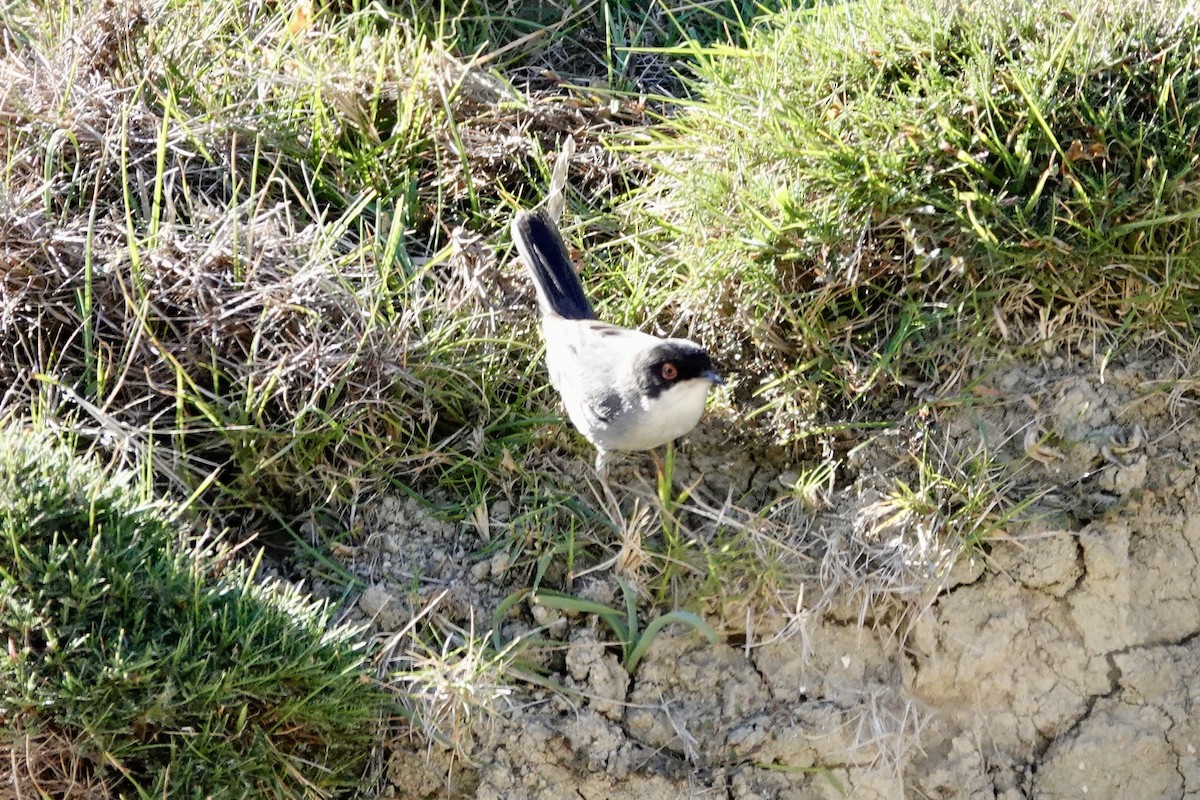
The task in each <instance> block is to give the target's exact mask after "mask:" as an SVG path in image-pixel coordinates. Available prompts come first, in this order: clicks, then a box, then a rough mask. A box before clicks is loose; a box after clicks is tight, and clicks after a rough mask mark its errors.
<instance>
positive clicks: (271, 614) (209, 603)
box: [0, 427, 383, 798]
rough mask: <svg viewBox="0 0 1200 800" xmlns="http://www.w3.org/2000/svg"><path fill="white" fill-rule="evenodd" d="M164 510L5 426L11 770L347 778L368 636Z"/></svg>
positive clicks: (32, 774)
mask: <svg viewBox="0 0 1200 800" xmlns="http://www.w3.org/2000/svg"><path fill="white" fill-rule="evenodd" d="M167 511H168V510H167V509H166V508H163V507H160V506H156V505H155V504H153V503H151V502H150V501H149V490H148V487H147V486H146V485H145V484H144V483H140V482H138V481H135V480H133V479H132V478H131V477H130V476H128V475H124V476H121V475H116V476H113V475H111V474H109V473H108V472H106V471H105V470H103V469H101V468H100V467H99V466H98V465H97V464H96V463H94V462H93V461H91V460H88V459H82V458H78V457H76V456H74V455H73V453H72V452H71V448H67V447H64V446H61V445H56V444H54V443H52V442H51V441H50V440H49V439H48V437H45V436H40V435H35V434H31V433H29V432H28V431H27V430H25V429H21V428H15V427H10V428H9V429H7V430H4V431H2V432H0V637H2V638H3V639H4V640H6V641H7V642H8V656H7V657H6V658H5V659H3V661H2V663H0V697H2V698H3V700H2V701H0V720H2V722H0V735H2V736H3V738H4V740H5V744H6V746H7V747H10V748H14V749H16V750H20V751H23V752H25V753H26V754H27V755H28V758H27V759H26V760H25V761H24V762H22V761H20V760H17V759H14V760H13V761H12V762H11V763H8V762H7V760H6V765H5V770H4V772H5V775H4V779H5V783H7V784H9V785H10V786H13V787H18V788H19V787H22V786H24V787H26V788H27V789H28V790H29V791H30V792H33V787H35V786H54V785H63V784H64V783H70V782H72V781H76V780H77V781H79V783H80V784H81V785H89V786H93V787H96V789H97V791H99V792H101V794H100V796H132V795H133V794H136V795H137V796H145V797H166V796H171V797H183V796H188V797H191V796H205V797H212V798H224V797H230V798H232V797H239V798H241V797H255V798H285V797H287V798H294V797H327V796H328V795H329V793H330V792H332V791H335V790H338V789H342V788H345V787H348V786H352V785H354V784H355V783H356V782H357V780H358V779H359V778H360V777H361V774H362V770H363V768H364V765H365V761H366V757H367V755H368V754H369V752H370V749H371V746H372V739H373V734H372V732H373V731H374V730H376V728H377V724H378V721H379V715H380V713H381V709H382V703H383V698H382V693H381V692H380V691H379V690H378V689H377V688H376V687H375V686H374V685H373V683H372V682H371V681H369V680H368V679H367V677H366V672H365V671H364V669H363V660H364V651H363V648H362V645H361V643H358V642H356V641H355V637H354V636H353V635H352V634H353V632H352V631H350V630H348V629H346V628H343V627H339V626H336V625H333V624H332V620H331V615H330V611H329V609H328V608H327V607H326V606H325V605H324V604H321V603H315V602H313V601H312V600H310V599H308V598H307V597H306V596H304V595H302V594H301V593H300V592H299V591H297V590H296V589H294V588H290V587H287V586H283V585H269V584H262V583H259V582H258V581H256V579H255V576H254V569H253V567H246V566H244V565H243V566H235V563H236V561H235V560H234V559H232V558H231V556H232V553H231V552H230V551H229V550H228V548H224V547H222V546H220V545H219V543H215V542H213V541H212V540H207V541H205V540H201V541H194V540H190V539H188V538H187V537H185V536H184V535H183V533H182V532H181V530H180V528H179V526H178V524H177V523H175V522H173V521H172V520H171V518H170V517H169V516H168V514H167ZM50 749H52V750H54V751H55V757H53V758H47V757H45V751H46V750H50ZM18 793H20V791H18Z"/></svg>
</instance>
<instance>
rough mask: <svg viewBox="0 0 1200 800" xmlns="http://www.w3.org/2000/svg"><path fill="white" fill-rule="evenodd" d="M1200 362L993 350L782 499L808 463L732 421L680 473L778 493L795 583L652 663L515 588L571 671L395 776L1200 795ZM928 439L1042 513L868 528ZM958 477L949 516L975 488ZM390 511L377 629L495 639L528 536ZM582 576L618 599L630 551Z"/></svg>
mask: <svg viewBox="0 0 1200 800" xmlns="http://www.w3.org/2000/svg"><path fill="white" fill-rule="evenodd" d="M1196 367H1197V365H1196V364H1194V363H1193V364H1186V363H1181V362H1179V361H1178V360H1175V359H1173V358H1168V357H1164V356H1161V355H1158V356H1155V355H1149V354H1146V353H1145V352H1142V353H1135V354H1131V355H1129V356H1126V357H1125V358H1124V360H1123V361H1121V362H1119V363H1109V364H1103V363H1100V362H1099V361H1098V360H1093V359H1091V358H1087V359H1081V358H1078V357H1076V359H1075V360H1073V361H1070V360H1065V359H1063V358H1054V359H1047V361H1046V363H1043V364H1037V365H1031V364H1027V363H1026V364H1013V365H1011V366H1008V367H1003V368H999V369H996V368H993V369H991V370H989V371H988V372H987V373H986V374H982V375H980V376H978V380H977V381H975V382H974V383H973V384H970V385H972V388H971V389H970V390H968V391H965V392H964V393H963V394H962V395H961V396H960V397H958V398H956V399H955V400H954V401H953V402H945V403H942V404H938V403H934V404H931V405H930V407H929V408H930V411H929V414H928V415H927V418H926V420H925V423H924V424H923V425H922V426H920V427H919V428H910V429H908V430H907V431H906V432H905V433H903V434H897V435H888V436H880V437H878V438H876V439H875V440H873V441H872V443H871V444H870V445H869V446H868V447H866V448H860V450H859V452H858V453H857V454H856V456H855V458H856V460H854V461H847V463H846V464H844V465H843V467H842V468H841V469H840V470H839V472H838V482H836V483H835V484H834V485H833V488H832V490H831V491H828V492H826V493H825V494H823V495H822V496H821V500H820V502H818V503H816V504H815V506H814V505H811V504H810V505H808V506H805V505H803V504H798V503H793V504H790V505H789V504H786V503H785V504H779V503H775V504H771V503H769V501H770V499H771V498H770V497H768V493H770V492H773V491H775V490H777V489H778V484H775V485H774V488H772V484H773V483H774V481H773V479H771V477H770V476H777V475H779V474H781V473H784V472H786V471H788V470H792V469H798V468H803V467H804V466H805V465H789V464H783V463H776V464H772V463H767V464H765V465H764V464H763V463H761V462H760V463H757V464H753V468H752V467H751V466H750V463H749V462H753V461H754V453H752V452H744V453H742V455H741V456H736V457H735V456H734V455H733V453H734V451H737V450H738V448H731V447H728V446H725V447H723V446H722V441H723V438H724V436H725V434H724V433H723V432H722V431H723V423H722V421H721V419H720V416H719V415H717V416H716V417H715V418H714V419H713V420H711V421H709V422H708V423H706V425H705V426H704V428H703V429H701V430H699V431H698V432H697V433H696V434H695V435H694V436H693V437H692V438H693V441H692V443H691V445H690V448H688V449H687V450H686V453H687V455H689V456H690V457H691V459H692V460H691V461H688V460H687V459H686V458H685V459H684V460H683V466H682V469H681V474H680V475H679V476H678V479H677V485H678V484H682V483H687V482H690V481H691V480H692V479H693V478H695V477H701V478H704V479H705V481H704V482H703V483H702V484H701V486H702V487H704V488H707V489H709V490H710V492H709V493H710V496H717V497H721V496H724V494H725V493H726V491H727V490H728V489H731V488H732V489H734V490H735V496H741V497H743V498H747V499H748V501H743V502H742V503H741V505H742V506H743V507H751V508H757V509H762V515H763V516H764V517H766V518H768V519H769V521H770V525H768V526H767V527H766V528H764V532H761V533H760V535H762V536H764V537H768V538H774V539H776V540H778V542H779V543H780V545H781V547H780V549H779V550H778V551H774V556H773V557H774V558H775V563H777V564H780V565H782V572H781V574H782V575H783V577H782V578H781V579H780V580H779V581H778V582H777V585H778V588H779V592H778V596H777V597H775V598H774V601H775V602H774V603H773V604H771V603H769V604H764V603H745V604H742V605H738V606H736V607H725V608H710V609H706V610H705V613H706V616H707V617H708V618H709V620H710V621H711V622H712V623H713V624H714V625H715V626H716V627H718V629H719V630H720V632H721V634H722V640H721V641H719V642H718V643H716V644H708V643H707V642H706V641H705V640H704V639H703V638H702V637H701V636H699V635H697V634H695V633H693V632H690V631H688V630H686V629H683V628H681V627H679V626H675V627H673V628H669V629H668V632H667V633H666V634H664V635H662V636H660V637H659V638H658V639H657V640H656V641H655V642H654V644H653V645H652V646H651V648H650V649H649V651H648V653H647V655H646V657H645V658H644V660H643V661H642V663H641V664H640V665H639V666H638V668H637V670H636V672H635V674H634V675H632V676H630V675H629V674H627V672H626V671H625V670H624V669H623V668H622V666H621V664H620V660H619V658H620V654H619V651H618V650H617V649H616V648H615V647H613V646H612V645H611V642H610V641H609V640H610V639H611V635H610V633H609V631H608V630H607V628H605V627H603V626H602V625H600V624H599V623H598V621H597V620H596V619H595V618H593V617H590V616H587V615H581V616H564V615H562V614H560V613H557V612H549V611H547V610H546V609H540V610H539V611H538V612H537V613H536V614H535V613H534V612H531V611H530V610H529V609H528V608H527V607H523V609H517V610H516V611H514V614H513V615H510V619H509V621H508V622H506V626H511V628H508V627H506V635H516V634H517V633H520V632H522V631H526V632H527V631H529V630H532V629H533V628H535V627H538V628H540V631H541V635H542V636H543V637H544V638H549V639H551V640H553V641H557V642H558V643H559V646H560V647H559V649H558V650H557V651H551V653H552V654H551V655H550V656H548V657H546V658H545V660H544V663H543V667H545V668H546V669H547V670H548V672H549V676H550V678H551V679H552V680H554V681H555V682H556V683H557V684H558V685H559V687H560V688H559V689H557V690H553V691H552V690H550V689H548V688H544V687H541V686H537V685H534V684H531V683H523V682H520V681H516V682H513V683H510V684H507V685H506V686H505V687H504V688H503V689H497V690H496V691H495V692H493V693H492V694H491V695H490V696H489V700H488V701H489V707H490V708H491V709H492V711H491V713H490V714H488V715H485V716H484V717H480V718H477V719H476V720H475V723H474V725H473V727H472V728H471V730H470V731H469V735H468V734H467V732H465V731H464V730H463V729H462V727H461V726H460V728H459V729H458V730H457V731H453V732H452V731H450V730H447V731H445V732H446V733H447V735H448V736H453V735H458V737H459V740H458V742H457V744H458V749H459V753H458V754H455V753H453V752H452V751H451V750H450V749H449V748H448V747H447V746H446V745H445V743H433V744H428V743H422V744H416V745H413V744H412V743H410V742H405V741H402V740H400V739H397V741H396V743H395V745H394V747H393V749H392V750H391V751H390V753H389V756H388V758H389V761H388V770H387V777H388V786H387V788H386V790H385V792H384V796H387V797H402V798H432V797H473V798H481V799H485V798H555V799H557V798H567V797H573V798H597V799H600V798H613V799H614V800H616V799H620V798H636V800H657V799H658V798H679V797H726V798H736V799H737V800H749V798H837V797H856V798H858V797H861V798H875V797H879V798H899V797H917V798H922V797H928V798H973V799H981V798H1004V800H1018V799H1019V798H1039V799H1049V798H1079V797H1087V798H1183V797H1197V796H1200V755H1198V753H1197V748H1200V716H1198V715H1197V714H1196V711H1195V709H1196V708H1197V706H1198V704H1200V639H1198V638H1197V636H1196V633H1197V631H1200V600H1198V598H1200V561H1198V557H1200V481H1198V479H1197V468H1198V466H1200V425H1198V424H1197V418H1196V406H1197V401H1198V397H1200V380H1197V379H1195V378H1193V377H1191V376H1193V375H1195V374H1197V369H1196ZM964 397H965V398H967V400H963V398H964ZM914 448H915V449H916V450H917V451H918V452H920V453H922V454H924V456H925V457H926V458H927V459H933V458H934V455H937V457H938V458H939V459H941V460H942V462H943V463H945V464H948V465H952V464H954V463H958V462H966V461H967V460H969V459H968V458H967V457H968V456H971V457H974V458H976V459H978V458H979V457H980V454H987V456H988V457H989V458H990V459H991V462H990V463H991V464H993V466H994V467H995V468H996V470H998V471H996V472H994V473H993V474H995V475H997V476H1000V477H999V478H998V482H997V486H998V487H999V489H1000V491H1002V492H1004V493H1006V494H1007V500H1008V502H1009V503H1010V504H1011V503H1016V502H1020V501H1026V507H1024V508H1022V509H1021V510H1020V511H1019V513H1017V514H1016V515H1014V517H1013V518H1012V519H1008V520H1005V521H1004V524H1003V525H1002V527H1001V530H999V531H995V532H993V533H992V535H991V536H990V537H989V538H988V539H986V540H985V541H984V542H983V543H982V544H979V545H978V546H974V547H966V548H959V547H951V548H949V549H947V548H944V547H939V546H938V545H937V543H938V542H939V541H941V542H942V543H944V542H945V541H946V539H947V537H949V536H951V535H952V534H953V533H954V531H953V530H951V529H950V528H945V529H942V530H940V531H937V532H935V535H932V536H931V535H930V532H929V529H928V526H925V527H923V523H922V521H921V520H920V519H916V520H910V521H909V523H908V524H898V523H897V524H896V525H893V526H892V527H891V528H888V527H887V525H880V524H875V525H872V524H868V523H870V522H871V521H872V520H874V521H875V522H876V523H878V520H879V519H880V518H881V515H880V514H879V507H880V506H879V504H880V498H881V497H885V496H886V495H887V492H888V491H889V489H890V488H892V487H894V486H895V485H896V481H898V480H902V481H904V482H905V483H906V485H909V486H915V485H917V484H918V483H920V476H919V475H916V474H915V473H914V467H913V463H915V462H913V461H912V460H911V459H905V458H902V457H898V455H897V453H898V452H899V451H905V452H911V451H913V449H914ZM956 456H961V457H960V458H957V461H956ZM738 457H741V458H744V459H746V460H747V462H748V463H746V464H738V463H735V461H736V458H738ZM707 476H712V477H711V480H709V479H708V478H707ZM1004 476H1008V477H1007V478H1006V477H1004ZM702 491H703V490H701V492H702ZM938 497H939V498H940V502H941V503H943V504H944V506H945V508H942V509H940V511H941V513H940V514H939V515H937V516H936V518H944V517H945V516H946V515H947V508H953V507H955V506H956V505H962V504H963V503H964V500H963V498H962V497H958V496H954V495H953V494H951V495H949V496H946V495H939V496H938ZM748 502H757V503H758V504H759V505H758V506H757V507H755V506H752V505H748ZM490 513H491V522H492V524H493V525H506V524H509V520H510V518H513V517H515V516H516V511H514V509H512V508H510V507H509V506H508V505H507V504H504V503H498V504H496V505H495V506H494V507H493V508H492V509H491V511H490ZM933 518H935V517H930V519H933ZM864 521H865V522H864ZM367 530H368V534H369V535H368V537H367V538H366V540H365V543H364V545H363V546H362V548H360V550H359V552H357V553H356V554H355V557H354V558H351V559H349V566H351V568H353V569H355V570H357V571H358V572H359V573H360V574H362V575H363V576H364V578H366V579H367V580H368V581H369V582H371V584H372V588H371V589H369V590H368V591H367V592H365V593H364V594H363V596H362V597H361V598H360V600H359V608H360V609H361V611H362V612H363V613H365V614H367V615H369V616H371V617H372V618H373V619H374V623H373V624H374V626H375V629H376V632H377V633H378V635H379V636H380V637H381V638H386V637H388V636H389V634H391V633H393V632H395V631H397V630H400V629H401V628H402V627H403V626H404V624H405V623H406V622H407V614H408V613H410V612H409V609H410V608H419V607H420V606H421V603H423V602H427V601H428V600H429V599H430V598H433V597H441V600H440V601H439V604H438V606H437V610H436V612H435V613H436V614H438V615H441V618H442V619H444V620H447V621H453V622H454V623H456V624H458V625H460V626H461V627H463V628H464V629H466V628H467V626H468V625H470V624H471V622H472V620H473V624H474V627H475V630H476V631H478V632H482V631H483V630H485V629H486V628H487V626H488V622H487V620H490V618H491V613H492V610H493V609H494V608H495V606H496V604H497V603H498V602H499V600H500V599H501V598H502V597H504V596H505V595H506V594H507V593H508V592H510V591H512V590H513V589H514V588H516V587H517V586H520V585H524V584H523V583H522V581H525V582H527V581H528V580H529V573H528V572H527V571H524V572H522V571H520V570H514V569H511V566H512V564H511V561H510V557H509V556H508V555H506V554H499V555H493V556H491V557H490V558H487V559H483V560H479V559H474V560H473V559H472V557H471V554H472V553H474V552H477V551H479V550H480V549H481V548H482V546H483V544H484V543H483V540H482V538H481V537H480V536H479V534H478V531H477V529H476V528H474V527H471V526H455V525H450V524H446V523H440V522H436V521H434V520H432V519H431V518H430V517H429V516H428V515H427V514H424V513H423V512H421V511H420V509H419V508H418V507H417V506H416V505H415V504H413V503H411V502H408V503H405V502H401V501H397V500H386V501H383V502H381V504H380V506H379V508H378V509H376V512H375V513H374V514H373V515H372V516H371V519H370V521H369V523H368V525H367ZM864 531H866V533H864ZM872 536H874V539H873V538H872ZM939 537H940V538H939ZM855 548H858V549H857V550H856V549H855ZM839 549H840V551H841V555H839V556H836V558H841V559H842V561H840V562H837V561H836V558H835V556H834V555H831V553H833V552H834V551H839ZM847 553H848V555H847ZM947 553H960V554H959V555H958V557H957V559H956V560H954V563H953V564H951V563H950V562H949V561H948V560H947V558H946V554H947ZM788 554H792V560H791V561H789V560H788ZM889 559H891V560H892V561H890V562H889ZM835 563H843V564H850V565H851V566H852V567H854V569H857V570H859V571H860V572H861V575H860V577H862V578H863V579H862V580H856V578H855V576H854V575H853V570H851V573H850V574H849V575H846V574H842V575H841V576H840V577H838V576H836V575H835V574H834V573H835V570H833V569H832V568H831V565H833V564H835ZM881 565H882V566H881ZM873 570H878V571H879V572H880V575H882V576H883V577H879V578H875V577H871V575H872V571H873ZM516 573H521V574H516ZM863 576H865V577H863ZM914 576H916V577H919V576H926V579H924V580H916V581H914ZM509 581H514V582H515V584H512V585H510V583H509ZM914 587H915V588H914ZM572 591H573V592H575V593H576V594H579V595H581V596H589V597H591V598H592V599H596V600H599V601H602V602H606V603H617V604H619V602H620V595H619V591H618V589H617V587H616V581H615V577H614V575H613V573H612V570H611V569H610V570H606V571H602V572H598V573H595V574H594V575H590V576H588V577H587V578H586V579H583V580H580V581H578V582H577V583H576V584H575V585H574V586H573V589H572ZM414 595H415V596H414ZM410 604H411V605H410ZM464 754H465V755H466V756H467V757H468V758H467V759H464V758H463V757H462V756H463V755H464Z"/></svg>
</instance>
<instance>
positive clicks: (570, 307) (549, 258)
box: [512, 209, 596, 319]
mask: <svg viewBox="0 0 1200 800" xmlns="http://www.w3.org/2000/svg"><path fill="white" fill-rule="evenodd" d="M512 235H513V241H514V242H516V245H517V251H518V252H520V254H521V258H523V259H525V264H526V266H528V267H529V272H530V273H531V274H532V275H533V282H534V285H536V286H537V293H538V305H540V306H541V308H542V313H543V314H550V313H554V314H557V315H558V316H560V317H564V318H566V319H595V318H596V313H595V312H594V311H592V304H591V303H589V302H588V299H587V295H585V294H584V293H583V283H582V282H581V281H580V280H579V276H578V275H576V274H575V267H573V266H572V265H571V258H570V256H568V255H567V246H566V244H565V243H564V242H563V238H562V234H560V233H559V232H558V226H557V225H555V224H554V220H552V219H551V218H550V215H549V214H547V213H546V212H545V211H543V210H540V209H539V210H537V211H522V212H520V213H519V214H517V216H516V217H515V218H514V219H513V222H512Z"/></svg>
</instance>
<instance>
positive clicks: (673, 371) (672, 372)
mask: <svg viewBox="0 0 1200 800" xmlns="http://www.w3.org/2000/svg"><path fill="white" fill-rule="evenodd" d="M658 371H659V374H660V375H662V377H663V380H664V381H673V380H675V379H676V378H678V377H679V367H677V366H675V365H674V364H672V363H671V362H670V361H664V362H663V365H662V366H661V367H659V368H658Z"/></svg>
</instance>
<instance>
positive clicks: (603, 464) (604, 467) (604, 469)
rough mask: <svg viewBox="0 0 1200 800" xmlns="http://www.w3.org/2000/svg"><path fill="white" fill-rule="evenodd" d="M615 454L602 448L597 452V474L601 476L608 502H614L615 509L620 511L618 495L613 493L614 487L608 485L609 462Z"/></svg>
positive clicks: (601, 483)
mask: <svg viewBox="0 0 1200 800" xmlns="http://www.w3.org/2000/svg"><path fill="white" fill-rule="evenodd" d="M612 457H613V454H612V452H610V451H608V450H600V451H598V452H597V453H596V475H598V476H599V477H600V485H601V486H602V487H604V495H605V497H606V498H607V499H608V502H609V503H611V504H612V507H613V510H614V511H617V512H619V511H620V509H621V504H620V503H618V502H617V496H616V495H614V494H613V490H612V487H611V486H609V485H608V463H609V462H610V461H612Z"/></svg>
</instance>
